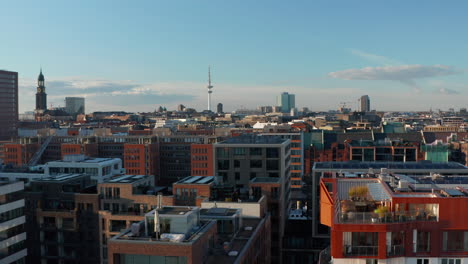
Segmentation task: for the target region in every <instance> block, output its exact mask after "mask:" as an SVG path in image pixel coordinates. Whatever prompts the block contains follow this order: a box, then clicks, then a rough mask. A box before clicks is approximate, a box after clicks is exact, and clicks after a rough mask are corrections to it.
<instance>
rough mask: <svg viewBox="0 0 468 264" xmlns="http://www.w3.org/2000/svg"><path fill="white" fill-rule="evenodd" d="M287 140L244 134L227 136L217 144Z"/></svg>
mask: <svg viewBox="0 0 468 264" xmlns="http://www.w3.org/2000/svg"><path fill="white" fill-rule="evenodd" d="M287 140H288V139H285V138H281V137H279V136H262V135H244V136H238V137H232V138H228V139H226V140H225V141H221V142H219V143H217V144H283V143H284V142H286V141H287Z"/></svg>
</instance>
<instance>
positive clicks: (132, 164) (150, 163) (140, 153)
mask: <svg viewBox="0 0 468 264" xmlns="http://www.w3.org/2000/svg"><path fill="white" fill-rule="evenodd" d="M124 167H125V170H126V171H127V173H128V174H138V175H158V173H159V145H158V144H157V143H153V144H124Z"/></svg>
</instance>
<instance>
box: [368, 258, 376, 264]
mask: <svg viewBox="0 0 468 264" xmlns="http://www.w3.org/2000/svg"><path fill="white" fill-rule="evenodd" d="M366 264H378V261H377V259H366Z"/></svg>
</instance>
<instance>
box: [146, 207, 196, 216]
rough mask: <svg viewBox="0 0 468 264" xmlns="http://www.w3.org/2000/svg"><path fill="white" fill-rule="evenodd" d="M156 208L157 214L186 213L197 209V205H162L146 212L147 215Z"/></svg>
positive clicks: (150, 214)
mask: <svg viewBox="0 0 468 264" xmlns="http://www.w3.org/2000/svg"><path fill="white" fill-rule="evenodd" d="M156 210H158V213H159V216H161V215H186V214H187V213H190V212H192V211H196V210H198V207H190V206H164V207H162V208H159V209H154V210H152V211H150V212H148V213H147V214H146V215H147V216H153V215H154V212H155V211H156Z"/></svg>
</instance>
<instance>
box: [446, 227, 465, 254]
mask: <svg viewBox="0 0 468 264" xmlns="http://www.w3.org/2000/svg"><path fill="white" fill-rule="evenodd" d="M467 249H468V232H460V231H446V232H443V233H442V250H443V251H452V252H453V251H455V252H457V251H466V250H467Z"/></svg>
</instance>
